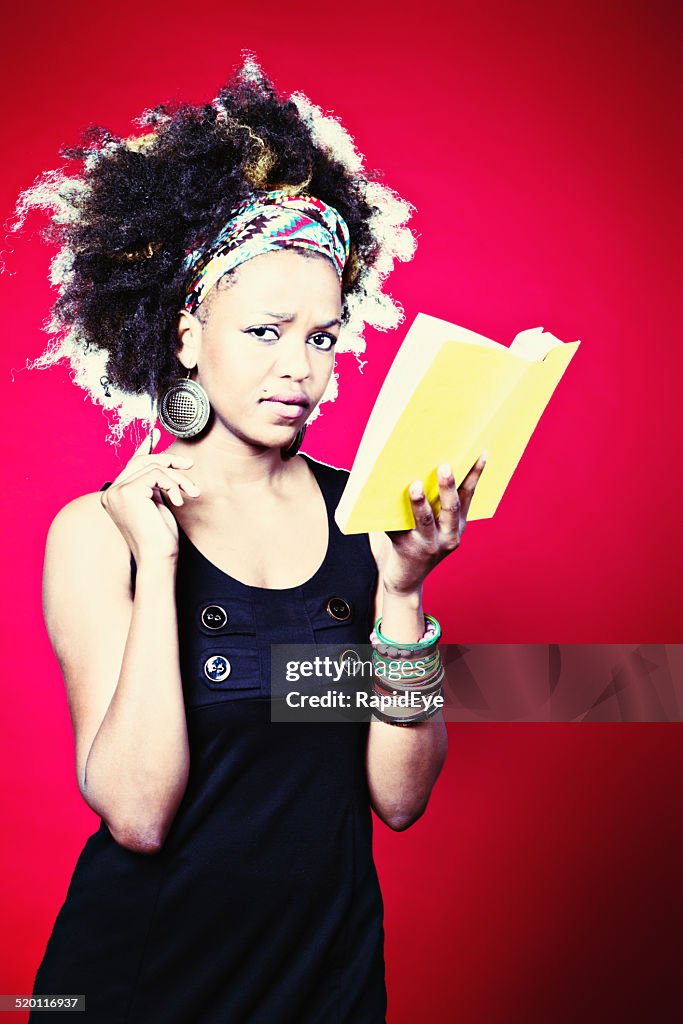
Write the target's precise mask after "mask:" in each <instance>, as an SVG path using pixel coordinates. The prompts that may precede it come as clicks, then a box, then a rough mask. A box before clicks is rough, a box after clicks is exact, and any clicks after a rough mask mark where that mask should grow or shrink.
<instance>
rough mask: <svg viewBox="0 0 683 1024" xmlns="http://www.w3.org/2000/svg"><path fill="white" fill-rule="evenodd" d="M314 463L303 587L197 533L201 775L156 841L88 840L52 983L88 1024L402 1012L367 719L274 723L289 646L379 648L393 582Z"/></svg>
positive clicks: (197, 769)
mask: <svg viewBox="0 0 683 1024" xmlns="http://www.w3.org/2000/svg"><path fill="white" fill-rule="evenodd" d="M304 458H305V459H306V461H307V462H308V464H309V466H310V467H311V469H312V471H313V473H314V475H315V477H316V480H317V482H318V485H319V487H320V489H321V491H322V494H323V496H324V499H325V504H326V507H327V514H328V525H329V544H328V549H327V553H326V555H325V558H324V561H323V563H322V565H321V566H320V568H319V569H318V571H317V572H316V573H315V575H314V576H313V577H312V578H311V579H310V580H308V582H307V583H304V584H303V585H302V586H298V587H292V588H288V589H285V590H269V589H264V588H260V587H251V586H247V585H245V584H243V583H240V582H238V581H237V580H235V579H233V578H232V577H231V576H228V575H227V574H226V573H224V572H222V571H221V570H219V569H218V568H217V567H216V566H215V565H213V564H212V563H211V562H209V561H208V560H207V559H206V558H205V557H204V556H203V555H202V554H201V553H200V552H199V551H198V549H197V548H195V547H194V545H193V544H192V543H191V542H190V540H189V538H188V537H187V536H186V535H185V534H184V533H183V531H182V530H180V539H179V555H178V567H177V585H176V603H177V610H178V629H179V639H180V659H181V671H182V679H183V690H184V700H185V707H186V714H187V726H188V735H189V744H190V776H189V781H188V785H187V789H186V792H185V794H184V797H183V800H182V802H181V805H180V807H179V809H178V812H177V815H176V817H175V819H174V821H173V824H172V826H171V829H170V831H169V833H168V836H167V838H166V841H165V843H164V845H163V846H162V848H161V850H160V851H159V852H158V853H156V854H151V855H145V854H136V853H133V852H131V851H129V850H126V849H125V848H123V847H122V846H119V845H118V844H117V843H116V842H115V841H114V840H113V839H112V837H111V834H110V832H109V830H108V829H107V827H106V825H105V824H104V822H101V823H100V827H99V830H98V831H97V832H96V833H95V834H94V835H92V836H90V838H89V839H88V840H87V842H86V844H85V847H84V849H83V851H82V853H81V855H80V857H79V859H78V862H77V864H76V868H75V871H74V874H73V877H72V879H71V883H70V885H69V889H68V893H67V896H66V900H65V902H64V905H63V906H62V908H61V910H60V912H59V915H58V917H57V920H56V923H55V925H54V928H53V931H52V935H51V937H50V940H49V942H48V945H47V949H46V951H45V954H44V957H43V960H42V963H41V964H40V967H39V968H38V972H37V975H36V979H35V983H34V994H35V995H51V994H63V995H64V994H65V995H78V994H85V1014H82V1013H79V1014H76V1015H75V1019H78V1020H80V1021H83V1020H88V1019H90V1020H93V1021H96V1022H97V1024H155V1022H159V1024H196V1022H198V1024H241V1022H244V1024H383V1022H384V1021H385V1013H386V990H385V983H384V956H383V940H384V929H383V904H382V896H381V893H380V889H379V884H378V880H377V874H376V871H375V865H374V861H373V857H372V818H371V812H370V803H369V794H368V787H367V780H366V772H365V747H366V741H367V732H368V728H369V727H368V723H367V722H350V721H344V722H329V721H328V722H301V721H299V722H278V721H276V722H273V721H271V712H270V699H269V698H270V645H271V643H306V644H311V643H320V644H328V643H329V644H336V643H342V644H345V643H359V644H367V643H368V635H369V629H370V628H371V626H370V620H371V610H372V601H373V597H374V592H375V587H376V583H377V569H376V566H375V562H374V559H373V557H372V553H371V550H370V545H369V541H368V538H367V535H355V536H344V535H343V534H342V533H341V532H340V530H339V528H338V527H337V525H336V523H335V521H334V517H333V514H334V509H335V507H336V505H337V503H338V501H339V498H340V496H341V492H342V490H343V488H344V485H345V483H346V480H347V477H348V472H347V471H346V470H339V469H336V468H334V467H331V466H328V465H326V464H324V463H321V462H317V461H315V460H313V459H312V458H310V457H309V456H304ZM134 569H135V566H134V562H133V572H134ZM331 598H336V599H337V600H336V601H330V599H331ZM349 612H350V615H349V614H348V613H349ZM228 673H229V674H228ZM29 1019H30V1020H31V1021H35V1020H37V1019H38V1013H37V1012H36V1011H33V1012H32V1014H31V1017H30V1018H29ZM40 1019H43V1016H42V1014H41V1015H40ZM60 1019H63V1015H62V1016H60Z"/></svg>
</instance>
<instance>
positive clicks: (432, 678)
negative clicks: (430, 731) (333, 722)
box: [370, 615, 445, 725]
mask: <svg viewBox="0 0 683 1024" xmlns="http://www.w3.org/2000/svg"><path fill="white" fill-rule="evenodd" d="M381 623H382V619H381V618H379V619H378V620H377V622H376V623H375V628H374V629H373V631H372V633H371V634H370V643H371V644H372V648H373V650H372V662H373V683H372V685H373V691H374V693H375V695H376V696H377V697H378V698H380V700H379V701H378V703H379V707H374V708H373V714H374V715H375V717H376V718H378V719H379V720H380V721H382V722H387V723H389V724H390V725H415V724H417V723H418V722H425V721H426V720H427V719H428V718H431V717H432V715H435V714H436V713H437V711H439V710H440V709H441V706H442V701H440V700H435V699H434V698H436V697H441V695H442V692H443V691H442V686H441V683H442V681H443V678H444V675H445V671H444V667H443V665H442V663H441V653H440V651H439V649H438V646H437V645H438V643H439V639H440V637H441V626H440V625H439V623H438V622H437V620H436V619H435V618H434V616H433V615H425V625H426V627H427V628H426V629H425V632H424V634H423V635H422V636H421V637H420V639H419V640H417V641H415V643H411V644H406V643H398V642H395V641H393V640H389V639H388V638H387V637H385V636H383V635H382V633H381V631H380V626H381ZM425 697H429V698H430V699H428V700H425ZM397 698H399V699H398V700H397ZM416 707H417V709H418V710H417V713H416V712H415V708H416Z"/></svg>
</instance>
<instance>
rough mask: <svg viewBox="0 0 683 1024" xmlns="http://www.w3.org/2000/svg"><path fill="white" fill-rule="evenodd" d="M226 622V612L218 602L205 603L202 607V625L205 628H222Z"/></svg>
mask: <svg viewBox="0 0 683 1024" xmlns="http://www.w3.org/2000/svg"><path fill="white" fill-rule="evenodd" d="M227 624H228V613H227V612H226V610H225V608H221V606H220V605H219V604H207V606H206V608H203V609H202V625H203V626H205V627H206V629H223V627H224V626H227Z"/></svg>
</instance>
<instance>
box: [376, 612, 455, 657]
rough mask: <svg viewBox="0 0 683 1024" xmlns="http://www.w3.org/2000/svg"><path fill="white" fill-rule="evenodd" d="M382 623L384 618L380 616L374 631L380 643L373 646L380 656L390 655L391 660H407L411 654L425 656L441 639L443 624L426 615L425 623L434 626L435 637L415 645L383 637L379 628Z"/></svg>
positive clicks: (416, 642) (417, 641) (417, 642)
mask: <svg viewBox="0 0 683 1024" xmlns="http://www.w3.org/2000/svg"><path fill="white" fill-rule="evenodd" d="M381 621H382V616H381V615H380V617H379V618H378V619H377V622H376V623H375V630H374V632H375V636H376V637H377V640H378V643H377V645H373V646H375V649H376V650H377V651H379V653H380V654H385V655H388V656H389V657H390V658H400V657H404V658H405V657H409V656H410V655H411V654H423V653H424V652H426V651H430V650H432V649H433V648H434V647H435V646H436V644H437V643H438V642H439V639H440V637H441V624H440V623H439V621H438V619H435V618H434V616H433V615H425V622H428V623H430V624H432V625H433V626H434V628H435V630H436V633H435V635H434V636H430V637H429V638H428V639H427V640H416V641H415V643H411V644H405V643H398V642H396V641H394V640H390V639H389V638H388V637H386V636H383V635H382V633H381V632H380V628H379V627H380V623H381Z"/></svg>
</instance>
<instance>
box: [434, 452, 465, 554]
mask: <svg viewBox="0 0 683 1024" xmlns="http://www.w3.org/2000/svg"><path fill="white" fill-rule="evenodd" d="M437 481H438V484H439V504H440V505H441V509H440V511H439V518H438V526H439V529H440V530H442V531H443V533H444V535H445V536H446V537H451V536H454V537H456V538H457V536H458V533H459V530H460V513H461V506H460V495H459V494H458V488H457V487H456V485H455V477H454V476H453V470H452V469H451V467H450V465H449V464H448V463H447V462H446V463H444V464H443V465H442V466H439V469H438V473H437Z"/></svg>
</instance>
